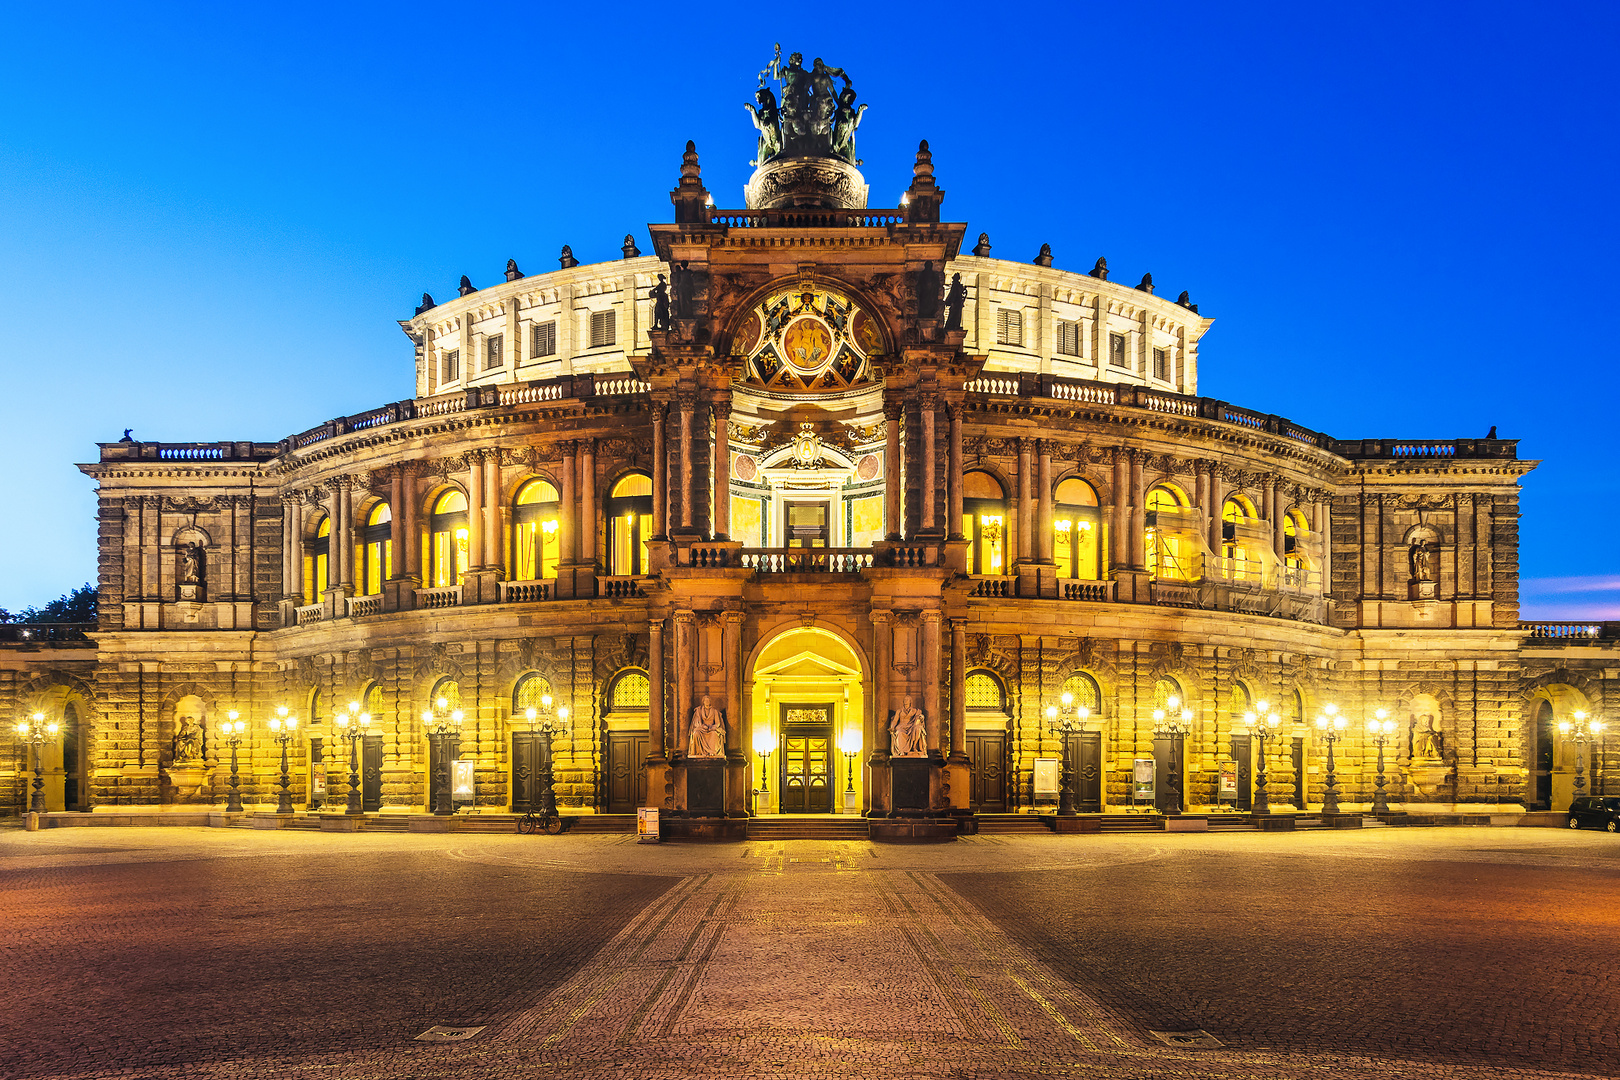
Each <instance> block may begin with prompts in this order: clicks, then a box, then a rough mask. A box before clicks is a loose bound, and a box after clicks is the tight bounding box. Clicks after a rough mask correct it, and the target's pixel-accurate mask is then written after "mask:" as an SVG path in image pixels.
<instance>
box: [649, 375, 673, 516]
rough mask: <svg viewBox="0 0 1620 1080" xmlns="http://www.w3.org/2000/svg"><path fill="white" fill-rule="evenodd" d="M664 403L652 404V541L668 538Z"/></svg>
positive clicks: (667, 470) (667, 461)
mask: <svg viewBox="0 0 1620 1080" xmlns="http://www.w3.org/2000/svg"><path fill="white" fill-rule="evenodd" d="M664 409H665V405H664V402H662V401H659V400H657V399H656V398H655V399H654V400H653V403H652V462H653V464H652V474H653V475H652V489H653V525H652V531H653V539H655V540H664V539H667V538H668V536H669V457H668V455H667V454H666V453H665V448H664Z"/></svg>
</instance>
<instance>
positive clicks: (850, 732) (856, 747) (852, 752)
mask: <svg viewBox="0 0 1620 1080" xmlns="http://www.w3.org/2000/svg"><path fill="white" fill-rule="evenodd" d="M838 751H839V753H841V754H843V755H844V761H845V762H846V763H847V764H848V765H849V783H848V785H847V786H846V787H845V788H844V794H846V795H853V794H855V756H856V755H857V754H859V753H860V752H861V732H860V729H859V728H845V729H844V733H843V734H842V735H840V736H839V737H838Z"/></svg>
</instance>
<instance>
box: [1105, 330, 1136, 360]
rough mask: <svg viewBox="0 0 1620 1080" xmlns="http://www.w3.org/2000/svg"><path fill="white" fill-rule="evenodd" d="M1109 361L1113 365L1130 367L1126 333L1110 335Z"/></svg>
mask: <svg viewBox="0 0 1620 1080" xmlns="http://www.w3.org/2000/svg"><path fill="white" fill-rule="evenodd" d="M1108 363H1109V364H1110V366H1112V367H1118V368H1129V367H1130V366H1131V362H1130V360H1129V359H1128V358H1127V357H1126V355H1125V335H1124V334H1109V335H1108Z"/></svg>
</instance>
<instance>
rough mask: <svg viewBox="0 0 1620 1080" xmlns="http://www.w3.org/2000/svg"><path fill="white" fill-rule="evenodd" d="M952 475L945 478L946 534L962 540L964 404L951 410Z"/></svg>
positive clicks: (950, 466) (958, 403)
mask: <svg viewBox="0 0 1620 1080" xmlns="http://www.w3.org/2000/svg"><path fill="white" fill-rule="evenodd" d="M949 462H950V464H949V466H948V467H949V469H950V473H949V475H947V476H946V477H945V492H946V495H945V498H946V501H947V503H948V506H947V508H946V511H945V513H946V515H947V516H948V517H949V519H950V520H948V521H946V522H945V532H946V534H947V535H948V536H950V538H951V539H952V540H960V539H962V467H963V466H962V402H960V401H958V402H957V403H956V404H955V405H954V406H953V407H952V409H951V451H950V457H949Z"/></svg>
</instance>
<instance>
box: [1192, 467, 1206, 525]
mask: <svg viewBox="0 0 1620 1080" xmlns="http://www.w3.org/2000/svg"><path fill="white" fill-rule="evenodd" d="M1206 465H1207V463H1206V462H1203V461H1198V462H1194V463H1193V503H1194V505H1196V506H1197V507H1198V509H1199V510H1200V511H1202V512H1203V513H1205V514H1207V513H1209V469H1208V468H1207V467H1206Z"/></svg>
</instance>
